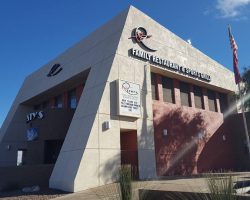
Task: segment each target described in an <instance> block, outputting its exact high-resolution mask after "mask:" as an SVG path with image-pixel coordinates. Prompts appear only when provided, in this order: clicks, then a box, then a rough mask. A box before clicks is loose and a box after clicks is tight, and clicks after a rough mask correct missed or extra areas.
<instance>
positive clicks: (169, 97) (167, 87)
mask: <svg viewBox="0 0 250 200" xmlns="http://www.w3.org/2000/svg"><path fill="white" fill-rule="evenodd" d="M162 92H163V101H165V102H169V103H174V84H173V79H171V78H167V77H162Z"/></svg>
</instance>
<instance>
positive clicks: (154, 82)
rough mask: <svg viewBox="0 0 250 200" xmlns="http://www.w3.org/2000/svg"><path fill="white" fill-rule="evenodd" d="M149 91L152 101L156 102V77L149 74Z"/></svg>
mask: <svg viewBox="0 0 250 200" xmlns="http://www.w3.org/2000/svg"><path fill="white" fill-rule="evenodd" d="M151 91H152V99H153V100H156V75H155V74H154V73H151Z"/></svg>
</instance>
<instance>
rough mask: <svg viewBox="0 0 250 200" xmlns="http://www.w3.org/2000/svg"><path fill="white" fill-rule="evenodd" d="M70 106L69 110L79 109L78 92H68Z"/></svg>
mask: <svg viewBox="0 0 250 200" xmlns="http://www.w3.org/2000/svg"><path fill="white" fill-rule="evenodd" d="M68 106H69V108H76V107H77V100H76V90H75V89H74V90H71V91H69V92H68Z"/></svg>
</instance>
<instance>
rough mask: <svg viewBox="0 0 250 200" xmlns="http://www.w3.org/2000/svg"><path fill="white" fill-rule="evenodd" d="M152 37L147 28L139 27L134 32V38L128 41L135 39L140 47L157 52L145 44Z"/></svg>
mask: <svg viewBox="0 0 250 200" xmlns="http://www.w3.org/2000/svg"><path fill="white" fill-rule="evenodd" d="M151 37H152V35H148V33H147V30H146V29H145V28H143V27H138V28H135V29H134V30H133V31H132V36H131V37H130V38H128V39H133V40H134V41H135V42H136V43H138V44H139V45H140V46H142V47H143V48H145V49H146V50H148V51H156V50H155V49H152V48H150V47H148V45H146V44H145V43H144V40H146V39H148V38H151Z"/></svg>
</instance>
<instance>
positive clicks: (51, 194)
mask: <svg viewBox="0 0 250 200" xmlns="http://www.w3.org/2000/svg"><path fill="white" fill-rule="evenodd" d="M65 194H67V193H65V192H63V191H60V190H52V189H48V188H42V189H41V190H40V191H39V192H32V193H24V192H22V191H21V190H15V191H6V192H0V199H4V200H6V199H8V200H47V199H53V198H56V197H59V196H63V195H65Z"/></svg>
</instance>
